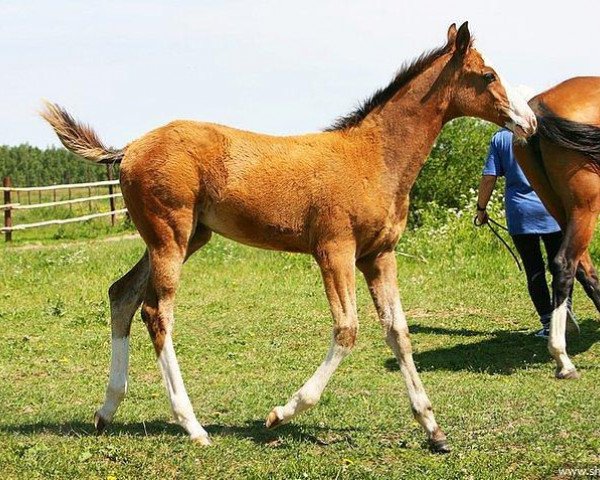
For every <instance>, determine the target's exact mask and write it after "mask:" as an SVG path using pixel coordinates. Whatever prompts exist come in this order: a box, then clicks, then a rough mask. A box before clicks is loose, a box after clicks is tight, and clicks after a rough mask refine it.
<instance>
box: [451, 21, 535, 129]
mask: <svg viewBox="0 0 600 480" xmlns="http://www.w3.org/2000/svg"><path fill="white" fill-rule="evenodd" d="M448 49H449V51H450V55H451V56H452V58H451V60H450V63H449V66H452V67H453V70H454V78H455V81H454V88H453V91H452V98H451V104H450V106H451V109H452V111H453V112H454V114H455V116H457V117H458V116H472V117H479V118H483V119H484V120H488V121H490V122H493V123H495V124H497V125H500V126H502V127H506V128H508V129H509V130H512V131H513V132H514V133H515V134H516V135H517V136H518V137H529V136H530V135H533V134H534V133H535V131H536V128H537V122H536V118H535V114H534V113H533V111H532V110H531V108H529V105H527V101H526V100H525V99H524V98H523V97H522V96H521V95H519V94H518V93H517V92H516V91H514V90H513V89H512V88H511V87H510V85H509V84H508V83H506V82H505V81H504V79H503V78H502V77H501V76H500V74H499V73H498V72H497V71H496V70H495V69H494V68H493V67H492V66H491V65H490V64H489V63H487V62H486V60H485V59H484V57H483V55H482V54H481V53H480V52H478V51H477V50H476V49H475V48H474V47H473V39H472V37H471V33H470V32H469V27H468V22H465V23H463V24H462V25H461V27H460V28H459V29H458V30H457V29H456V25H455V24H452V25H451V26H450V28H449V29H448Z"/></svg>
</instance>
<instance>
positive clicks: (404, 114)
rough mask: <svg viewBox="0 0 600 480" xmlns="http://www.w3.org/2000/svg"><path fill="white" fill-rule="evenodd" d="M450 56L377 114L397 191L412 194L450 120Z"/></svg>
mask: <svg viewBox="0 0 600 480" xmlns="http://www.w3.org/2000/svg"><path fill="white" fill-rule="evenodd" d="M447 63H448V57H447V56H444V57H442V58H440V59H438V60H437V61H435V62H434V63H433V64H432V65H431V66H430V67H429V68H428V69H427V70H425V71H423V72H422V73H421V74H419V75H418V76H416V77H415V78H414V79H413V80H411V81H410V82H409V83H408V84H407V85H405V86H404V87H403V88H402V89H400V90H399V91H398V92H397V93H396V95H395V96H394V97H393V98H392V99H391V100H390V101H389V102H387V103H386V104H385V105H384V106H383V107H382V108H381V109H380V110H379V111H378V112H377V113H376V114H375V115H376V116H377V118H376V119H375V120H376V121H377V123H379V125H380V128H381V132H382V139H381V140H382V144H383V149H382V151H383V155H384V160H385V163H386V165H387V166H388V168H389V169H390V174H392V175H393V176H394V177H395V178H396V181H397V192H396V193H397V194H398V195H400V196H405V195H408V193H409V192H410V189H411V188H412V186H413V184H414V183H415V181H416V179H417V176H418V174H419V172H420V171H421V169H422V168H423V165H424V163H425V160H426V159H427V156H428V155H429V152H430V151H431V148H432V147H433V144H434V142H435V139H436V137H437V136H438V134H439V133H440V131H441V129H442V127H443V126H444V124H445V123H446V122H447V121H448V120H449V119H450V118H449V115H448V112H449V104H450V88H451V82H452V74H451V72H450V71H449V68H445V67H446V66H447Z"/></svg>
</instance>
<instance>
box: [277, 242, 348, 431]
mask: <svg viewBox="0 0 600 480" xmlns="http://www.w3.org/2000/svg"><path fill="white" fill-rule="evenodd" d="M315 258H316V260H317V263H318V264H319V267H320V268H321V274H322V276H323V282H324V284H325V292H326V294H327V299H328V301H329V306H330V308H331V313H332V315H333V336H332V340H331V345H330V347H329V351H328V352H327V356H326V357H325V360H324V361H323V363H321V365H320V366H319V368H317V370H316V371H315V373H314V374H313V376H312V377H310V378H309V379H308V381H307V382H306V383H305V384H304V385H303V386H302V388H300V390H298V391H297V392H296V393H294V395H292V397H291V398H290V399H289V401H288V402H287V403H286V404H285V405H284V406H277V407H275V408H273V410H271V412H270V413H269V415H268V416H267V420H266V422H265V424H266V426H267V428H273V427H276V426H279V425H282V424H284V423H287V422H289V421H290V420H291V419H292V418H293V417H295V416H296V415H298V414H299V413H301V412H303V411H305V410H308V409H309V408H311V407H313V406H315V405H316V404H317V402H318V401H319V399H320V398H321V394H322V393H323V390H324V389H325V387H326V385H327V383H328V382H329V379H330V378H331V376H332V375H333V374H334V372H335V370H336V369H337V367H338V365H339V364H340V362H341V361H342V360H343V359H344V357H346V356H347V355H348V354H349V353H350V351H351V350H352V348H353V347H354V342H355V341H356V334H357V332H358V315H357V312H356V293H355V280H354V277H355V274H354V268H355V267H354V248H353V247H352V248H350V247H348V248H345V249H344V248H342V247H340V246H339V245H338V246H332V247H331V248H330V249H320V250H319V253H317V254H315Z"/></svg>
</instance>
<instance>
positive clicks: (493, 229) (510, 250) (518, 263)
mask: <svg viewBox="0 0 600 480" xmlns="http://www.w3.org/2000/svg"><path fill="white" fill-rule="evenodd" d="M492 224H494V225H496V226H497V227H499V228H501V229H502V230H504V231H506V232H508V228H506V227H505V226H504V225H502V224H500V223H498V222H497V221H496V220H494V219H493V218H492V217H490V216H489V214H488V221H487V223H485V224H483V223H478V222H477V215H475V218H473V225H475V226H476V227H482V226H483V225H487V226H488V227H490V230H491V231H492V233H493V234H494V235H495V236H496V238H497V239H498V240H500V241H501V242H502V244H503V245H504V246H505V247H506V249H507V250H508V253H510V254H511V256H512V258H513V260H514V261H515V263H516V264H517V267H518V269H519V271H521V272H522V271H523V267H521V262H520V261H519V258H518V257H517V256H516V255H515V252H514V251H513V249H512V248H510V245H509V244H508V243H507V242H506V240H504V238H502V235H500V234H499V233H498V230H496V229H495V228H494V227H493V226H492Z"/></svg>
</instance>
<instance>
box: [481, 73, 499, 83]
mask: <svg viewBox="0 0 600 480" xmlns="http://www.w3.org/2000/svg"><path fill="white" fill-rule="evenodd" d="M483 79H484V80H485V83H487V84H490V83H492V82H494V81H495V80H496V75H495V74H493V73H492V72H488V73H484V74H483Z"/></svg>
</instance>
